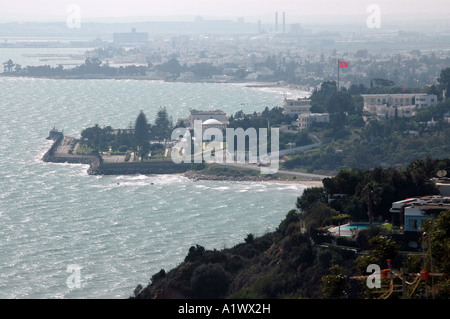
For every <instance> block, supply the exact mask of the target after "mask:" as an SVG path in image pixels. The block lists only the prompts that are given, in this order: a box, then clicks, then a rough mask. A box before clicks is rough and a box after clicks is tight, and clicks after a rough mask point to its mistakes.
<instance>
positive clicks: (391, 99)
mask: <svg viewBox="0 0 450 319" xmlns="http://www.w3.org/2000/svg"><path fill="white" fill-rule="evenodd" d="M361 96H362V97H363V99H364V111H365V112H366V113H367V114H368V115H375V116H377V117H379V118H383V117H386V116H388V117H394V116H395V114H396V113H397V116H399V117H411V116H414V115H415V114H416V112H417V109H419V108H421V107H427V106H432V105H436V104H437V102H438V99H437V96H436V95H433V94H425V93H413V94H362V95H361Z"/></svg>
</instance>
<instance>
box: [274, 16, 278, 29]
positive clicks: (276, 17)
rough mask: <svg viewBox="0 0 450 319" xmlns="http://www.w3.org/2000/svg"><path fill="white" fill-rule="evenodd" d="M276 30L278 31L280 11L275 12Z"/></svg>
mask: <svg viewBox="0 0 450 319" xmlns="http://www.w3.org/2000/svg"><path fill="white" fill-rule="evenodd" d="M275 32H278V12H275Z"/></svg>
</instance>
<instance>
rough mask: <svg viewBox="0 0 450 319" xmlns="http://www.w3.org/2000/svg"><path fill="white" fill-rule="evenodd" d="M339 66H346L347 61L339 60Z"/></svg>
mask: <svg viewBox="0 0 450 319" xmlns="http://www.w3.org/2000/svg"><path fill="white" fill-rule="evenodd" d="M339 67H340V68H348V62H344V61H339Z"/></svg>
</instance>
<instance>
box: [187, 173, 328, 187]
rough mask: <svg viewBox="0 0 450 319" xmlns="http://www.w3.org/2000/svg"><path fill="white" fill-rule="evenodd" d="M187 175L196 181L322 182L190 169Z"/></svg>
mask: <svg viewBox="0 0 450 319" xmlns="http://www.w3.org/2000/svg"><path fill="white" fill-rule="evenodd" d="M184 176H185V177H187V178H189V179H192V180H194V181H200V180H207V181H232V182H280V183H296V184H308V183H311V184H314V185H315V184H317V185H319V184H321V182H319V181H308V180H302V179H295V178H292V177H286V176H273V175H272V176H250V175H232V176H224V175H206V174H201V173H198V172H195V171H188V172H186V173H185V174H184Z"/></svg>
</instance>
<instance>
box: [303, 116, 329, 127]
mask: <svg viewBox="0 0 450 319" xmlns="http://www.w3.org/2000/svg"><path fill="white" fill-rule="evenodd" d="M328 122H330V114H328V113H304V114H299V115H298V119H297V125H298V126H299V128H300V130H304V129H307V128H310V127H311V126H312V125H314V124H315V123H328Z"/></svg>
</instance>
